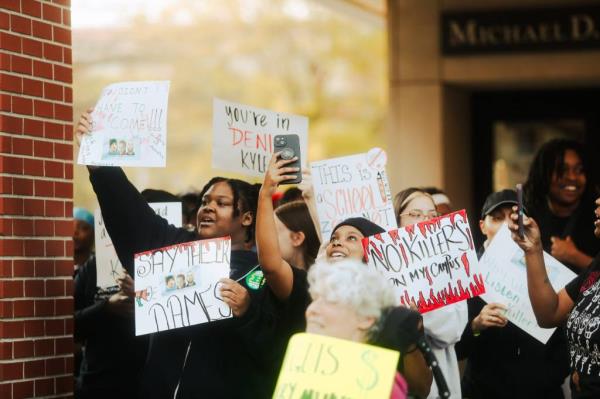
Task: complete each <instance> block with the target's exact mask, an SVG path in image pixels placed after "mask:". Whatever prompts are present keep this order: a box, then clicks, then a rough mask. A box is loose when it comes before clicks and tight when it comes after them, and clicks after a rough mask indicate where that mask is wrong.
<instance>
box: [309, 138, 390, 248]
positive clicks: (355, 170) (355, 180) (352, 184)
mask: <svg viewBox="0 0 600 399" xmlns="http://www.w3.org/2000/svg"><path fill="white" fill-rule="evenodd" d="M386 160H387V158H386V154H385V151H383V150H382V149H381V148H373V149H371V150H370V151H369V152H367V153H363V154H357V155H350V156H346V157H340V158H332V159H326V160H323V161H318V162H312V163H311V164H310V168H311V174H312V179H313V184H314V190H315V201H316V205H317V213H318V216H319V224H320V226H319V228H320V229H321V234H322V236H323V237H324V239H329V236H330V235H331V231H332V230H333V228H334V227H335V225H337V224H338V223H339V222H341V221H343V220H345V219H347V218H349V217H355V216H362V217H364V218H367V219H369V220H371V221H372V222H374V223H376V224H378V225H380V226H381V227H383V228H384V229H386V230H392V229H395V228H397V227H398V225H397V224H396V217H395V216H394V205H393V202H392V194H391V192H390V185H389V183H388V180H387V175H386V172H385V164H386Z"/></svg>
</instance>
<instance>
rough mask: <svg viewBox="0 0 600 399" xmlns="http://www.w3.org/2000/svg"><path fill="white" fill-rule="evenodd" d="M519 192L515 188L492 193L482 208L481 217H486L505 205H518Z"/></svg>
mask: <svg viewBox="0 0 600 399" xmlns="http://www.w3.org/2000/svg"><path fill="white" fill-rule="evenodd" d="M518 204H519V202H518V201H517V192H516V191H515V190H509V189H506V190H502V191H496V192H495V193H491V194H490V195H488V196H487V198H486V199H485V202H484V203H483V208H482V209H481V218H482V219H483V218H485V217H486V216H487V215H489V214H490V213H492V212H493V211H494V210H496V209H498V207H500V206H503V205H511V206H512V205H518Z"/></svg>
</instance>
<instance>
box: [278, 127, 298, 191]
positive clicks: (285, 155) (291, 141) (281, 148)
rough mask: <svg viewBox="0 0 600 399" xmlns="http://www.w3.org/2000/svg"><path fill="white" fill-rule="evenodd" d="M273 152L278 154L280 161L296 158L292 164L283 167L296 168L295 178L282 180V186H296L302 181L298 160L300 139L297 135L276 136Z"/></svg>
mask: <svg viewBox="0 0 600 399" xmlns="http://www.w3.org/2000/svg"><path fill="white" fill-rule="evenodd" d="M273 150H274V152H280V154H279V158H280V159H285V160H288V159H292V158H294V157H298V159H297V160H295V161H294V162H292V163H289V164H287V165H285V167H290V168H293V167H296V168H298V172H297V173H296V178H295V179H291V180H284V181H283V182H282V184H298V183H300V182H301V181H302V170H301V168H302V163H301V159H300V137H299V136H298V135H297V134H278V135H277V136H275V139H274V145H273Z"/></svg>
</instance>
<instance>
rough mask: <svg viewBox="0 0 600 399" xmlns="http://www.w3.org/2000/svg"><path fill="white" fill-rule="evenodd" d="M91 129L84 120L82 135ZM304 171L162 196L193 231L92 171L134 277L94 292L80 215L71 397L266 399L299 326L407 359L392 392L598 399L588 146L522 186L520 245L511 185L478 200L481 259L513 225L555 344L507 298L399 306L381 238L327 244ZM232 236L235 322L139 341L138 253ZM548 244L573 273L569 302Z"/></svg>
mask: <svg viewBox="0 0 600 399" xmlns="http://www.w3.org/2000/svg"><path fill="white" fill-rule="evenodd" d="M90 132H91V116H90V114H89V113H84V114H83V115H82V116H81V118H80V120H79V123H78V125H77V128H76V132H75V135H76V137H77V139H78V140H80V139H81V137H82V136H84V135H87V134H92V133H90ZM293 161H294V159H292V160H283V159H281V158H279V157H278V154H274V156H273V158H272V159H271V161H270V163H269V165H268V168H267V170H266V173H265V174H264V179H263V183H262V184H251V183H248V182H245V181H242V180H238V179H231V178H224V177H214V178H212V179H210V180H209V181H208V182H207V183H206V184H205V185H204V187H203V189H202V190H201V191H200V192H199V193H198V194H197V195H195V194H193V193H190V194H186V195H183V196H181V197H180V198H178V199H177V198H175V199H173V198H171V199H166V200H167V201H169V200H180V201H182V202H183V208H182V209H183V211H182V212H183V220H184V223H183V225H184V227H182V228H176V227H174V226H172V225H169V224H168V223H167V222H166V220H164V219H163V218H162V217H160V216H158V215H156V214H155V213H154V211H153V210H152V209H151V208H150V207H149V206H148V202H152V201H156V200H151V199H149V198H148V197H145V196H144V195H142V193H140V192H139V191H138V190H137V189H136V188H135V187H134V185H133V184H132V183H131V182H129V180H128V179H127V176H126V175H125V173H124V172H123V170H121V169H120V168H119V167H107V166H101V167H95V166H88V169H89V176H90V182H91V186H92V188H93V190H94V191H95V193H96V196H97V199H98V203H99V205H100V209H101V212H102V216H103V220H104V224H105V227H106V230H107V232H108V234H109V235H110V237H111V239H112V242H113V244H114V247H115V250H116V252H117V255H118V257H119V260H120V262H121V264H122V265H123V267H124V269H125V271H126V273H123V274H122V276H121V277H120V278H119V279H118V280H117V283H118V284H117V287H115V288H114V290H112V291H105V290H99V289H98V288H97V287H96V269H97V268H101V267H105V265H100V264H97V263H96V258H95V257H94V255H93V252H92V250H91V247H92V241H93V240H91V239H90V238H89V236H90V230H91V236H92V238H93V226H94V221H93V216H92V215H91V214H89V213H86V212H84V211H83V210H76V211H75V212H74V218H75V220H76V221H77V222H76V223H77V224H76V226H77V227H76V233H75V234H74V236H73V240H74V241H75V245H74V247H75V259H74V260H75V264H76V272H75V306H76V309H75V338H76V341H77V342H78V343H80V344H81V345H82V346H83V356H82V361H81V365H80V366H78V370H77V376H76V397H78V398H121V397H123V398H125V397H127V398H134V397H140V398H144V399H148V398H160V399H162V398H253V399H254V398H269V397H271V396H272V395H273V390H274V387H275V383H276V379H277V376H278V374H279V370H280V368H281V363H282V361H283V356H284V354H285V350H286V346H287V343H288V341H289V339H290V337H291V336H292V335H293V334H295V333H298V332H303V331H306V332H309V333H315V334H321V335H327V336H331V337H337V338H342V339H346V340H351V341H356V342H362V343H368V344H371V345H375V346H379V347H383V348H388V349H393V350H396V351H399V352H400V354H401V355H400V359H399V361H398V365H397V373H396V377H395V379H394V385H393V389H392V394H391V397H392V398H404V397H413V398H462V397H465V398H500V397H509V398H563V397H569V395H572V397H574V398H598V397H600V352H599V351H600V349H599V348H598V346H599V345H600V331H598V330H599V327H600V307H599V306H598V304H599V300H598V299H599V298H600V291H599V289H600V281H598V280H599V277H600V260H599V258H595V257H596V255H597V253H598V250H599V249H600V241H598V238H596V237H600V221H599V219H598V217H600V199H599V200H598V201H596V205H595V204H594V200H595V199H596V198H595V197H597V196H598V191H597V189H598V187H597V185H596V180H595V176H594V175H593V171H592V168H591V167H590V164H589V160H588V159H587V158H586V156H585V151H584V149H583V148H582V146H581V145H580V144H579V143H576V142H572V141H568V140H553V141H551V142H548V143H546V144H545V145H544V146H543V147H542V148H541V149H540V150H539V152H538V153H537V155H536V157H535V159H534V161H533V163H532V165H531V170H530V172H529V176H528V180H527V182H526V183H525V185H524V194H525V213H526V215H525V216H524V222H523V225H524V230H525V234H524V235H523V236H521V235H520V234H519V231H518V229H519V226H518V223H517V220H518V215H517V211H516V209H515V206H516V205H517V202H518V201H517V195H516V193H515V191H514V190H503V191H500V192H495V193H490V195H489V196H488V197H487V199H486V201H485V203H484V204H481V205H482V208H481V215H480V220H479V228H480V230H481V233H482V234H483V235H484V236H485V242H484V243H483V246H482V247H481V248H480V249H479V251H478V254H479V255H480V256H481V255H482V254H483V253H484V252H485V251H486V248H487V247H488V245H489V244H490V242H491V241H492V239H493V238H494V236H495V234H496V233H497V232H498V230H499V229H500V227H501V226H502V225H503V224H508V225H509V228H510V229H511V232H512V237H513V239H514V241H515V242H516V243H517V244H518V245H519V246H520V247H521V248H522V249H523V251H524V253H525V262H526V268H527V280H528V287H529V293H530V298H531V302H532V306H533V309H534V312H535V315H536V318H537V320H538V323H539V325H540V326H542V327H558V328H557V329H556V331H555V332H554V333H553V335H552V337H551V338H550V340H549V341H548V342H547V343H546V344H542V343H541V342H539V341H538V340H536V339H535V338H533V337H531V336H530V335H529V334H527V333H526V332H524V331H523V330H521V329H520V328H519V327H517V326H515V325H514V324H513V323H511V322H510V321H509V320H508V319H507V317H506V308H505V306H504V305H503V304H500V303H486V302H484V301H483V300H482V299H481V298H478V297H475V298H471V299H468V300H467V301H462V302H458V303H455V304H451V305H448V306H444V307H442V308H440V309H437V310H434V311H431V312H427V313H424V314H423V315H421V314H419V313H418V312H417V311H416V309H415V307H414V306H413V307H412V308H409V307H406V306H400V305H399V299H398V298H397V297H396V295H395V294H394V291H393V290H392V287H391V284H389V282H388V281H387V280H386V279H385V278H383V277H382V276H381V275H380V274H379V273H378V272H376V271H374V270H373V269H372V268H370V267H368V266H367V265H366V258H365V253H364V249H363V245H362V242H361V240H362V239H363V238H365V237H369V236H372V235H374V234H378V233H383V232H384V231H385V230H384V229H383V228H382V227H380V226H378V225H377V224H375V223H373V222H371V221H369V220H367V219H365V218H360V217H354V218H349V219H346V220H344V221H342V222H340V223H339V224H337V225H336V226H335V227H334V228H333V229H332V232H331V235H330V236H329V237H320V231H319V228H318V224H317V225H315V221H316V220H317V216H316V213H315V203H314V200H315V199H314V193H313V191H312V186H311V177H310V175H309V174H308V173H306V172H304V173H303V171H301V170H299V169H298V168H296V167H290V166H289V164H290V163H291V162H293ZM299 174H303V182H302V184H301V185H300V186H299V187H298V188H293V189H290V190H288V191H286V193H285V194H284V195H283V196H282V195H281V194H280V193H281V190H282V187H281V186H280V185H281V184H282V183H285V181H286V180H289V179H292V178H295V177H296V176H297V175H299ZM162 200H165V199H162ZM159 201H160V200H159ZM452 207H453V204H452V203H451V201H450V199H449V198H448V196H447V195H446V194H445V193H443V192H442V191H440V190H437V189H433V188H407V189H405V190H402V191H400V192H398V193H397V195H396V196H395V198H394V211H395V215H396V220H397V222H398V226H399V227H405V226H409V225H412V224H414V223H420V222H424V221H427V220H429V219H432V218H435V217H437V216H439V215H441V214H446V213H449V212H451V211H452ZM594 227H595V229H594ZM82 231H84V232H87V233H88V235H87V236H85V237H84V235H85V234H84V233H82ZM594 234H595V235H596V237H594ZM224 236H229V237H231V264H230V267H231V271H230V275H229V278H226V279H222V280H221V284H220V288H219V290H220V295H221V297H222V298H223V301H225V303H227V305H229V306H230V308H231V310H232V313H233V318H230V319H226V320H221V321H218V322H214V323H206V324H200V325H195V326H189V327H185V328H179V329H173V330H169V331H162V332H158V333H153V334H150V335H143V336H136V335H135V326H134V318H133V305H134V300H135V295H136V294H135V290H134V282H133V279H132V277H131V276H134V275H135V274H134V254H136V253H139V252H143V251H148V250H152V249H154V248H161V247H166V246H169V245H173V244H178V243H185V242H191V241H196V240H200V239H211V238H217V237H224ZM542 250H545V251H546V252H548V253H550V254H551V255H552V256H554V257H555V258H556V259H558V260H559V261H560V262H562V263H563V264H564V265H565V266H566V267H568V268H570V269H571V270H573V271H574V272H575V273H576V274H577V277H576V278H575V279H574V280H573V281H572V282H571V283H569V284H568V285H567V286H566V287H565V288H563V289H560V290H559V291H558V293H557V292H556V291H555V290H554V288H553V287H552V285H551V284H550V282H549V279H548V276H547V275H546V269H545V267H544V258H543V256H542ZM258 271H260V274H255V273H256V272H258ZM250 274H252V275H255V276H258V278H259V280H258V283H256V282H257V281H256V280H252V284H250V283H249V280H248V279H247V278H246V277H247V276H248V275H250ZM173 277H175V278H176V277H178V276H173ZM181 277H183V278H185V276H183V275H181ZM192 281H193V280H192ZM174 284H176V282H175V281H174ZM182 284H183V285H182V287H185V285H186V284H188V283H186V281H184V280H183V279H182ZM459 362H461V363H462V364H463V366H464V367H461V366H460V365H459Z"/></svg>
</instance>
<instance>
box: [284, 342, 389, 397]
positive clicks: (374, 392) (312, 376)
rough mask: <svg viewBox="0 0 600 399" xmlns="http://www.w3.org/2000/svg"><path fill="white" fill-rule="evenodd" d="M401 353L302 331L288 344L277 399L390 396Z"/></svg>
mask: <svg viewBox="0 0 600 399" xmlns="http://www.w3.org/2000/svg"><path fill="white" fill-rule="evenodd" d="M399 356H400V354H399V353H398V352H395V351H392V350H388V349H382V348H379V347H376V346H371V345H366V344H360V343H356V342H352V341H346V340H343V339H338V338H331V337H325V336H321V335H313V334H306V333H300V334H296V335H294V336H293V337H292V338H291V339H290V342H289V344H288V348H287V352H286V354H285V359H284V360H283V366H282V367H281V372H280V373H279V380H278V381H277V386H276V387H275V393H274V394H273V399H300V398H302V399H386V398H389V397H390V393H391V391H392V384H393V381H394V376H395V374H396V365H397V364H398V358H399Z"/></svg>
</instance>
